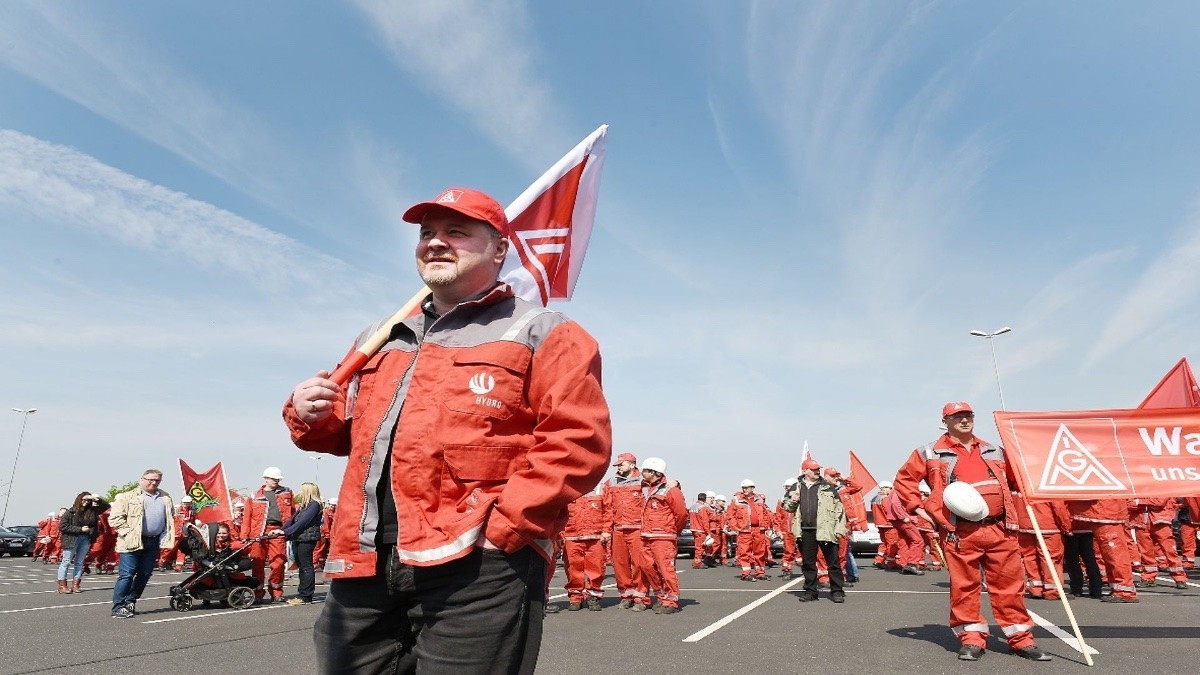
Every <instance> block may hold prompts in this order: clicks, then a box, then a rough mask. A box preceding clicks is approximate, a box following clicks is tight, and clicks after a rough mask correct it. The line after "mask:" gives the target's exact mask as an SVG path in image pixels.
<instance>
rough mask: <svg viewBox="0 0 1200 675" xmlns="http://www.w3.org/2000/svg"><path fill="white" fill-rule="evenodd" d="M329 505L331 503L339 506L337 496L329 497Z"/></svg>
mask: <svg viewBox="0 0 1200 675" xmlns="http://www.w3.org/2000/svg"><path fill="white" fill-rule="evenodd" d="M329 505H330V506H337V497H330V498H329Z"/></svg>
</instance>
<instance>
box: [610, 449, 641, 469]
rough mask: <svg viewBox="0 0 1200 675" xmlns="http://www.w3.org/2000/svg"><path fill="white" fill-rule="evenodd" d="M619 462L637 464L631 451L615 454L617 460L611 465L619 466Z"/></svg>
mask: <svg viewBox="0 0 1200 675" xmlns="http://www.w3.org/2000/svg"><path fill="white" fill-rule="evenodd" d="M621 462H633V463H634V464H637V457H635V456H634V455H633V453H632V452H622V453H621V454H619V455H617V461H615V462H613V466H620V465H621Z"/></svg>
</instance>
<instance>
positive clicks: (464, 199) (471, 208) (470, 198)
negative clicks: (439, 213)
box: [404, 187, 508, 237]
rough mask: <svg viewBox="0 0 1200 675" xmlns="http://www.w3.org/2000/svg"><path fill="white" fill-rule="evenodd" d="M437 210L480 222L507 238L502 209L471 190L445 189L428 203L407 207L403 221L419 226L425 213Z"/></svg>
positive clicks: (497, 203) (459, 188) (505, 221)
mask: <svg viewBox="0 0 1200 675" xmlns="http://www.w3.org/2000/svg"><path fill="white" fill-rule="evenodd" d="M438 209H447V210H450V211H454V212H456V213H461V214H463V215H464V216H467V217H468V218H473V219H475V220H482V221H483V222H485V223H487V224H488V225H491V226H492V228H493V229H495V230H496V231H497V232H499V233H500V234H501V235H503V236H504V237H507V236H508V216H506V215H504V207H503V206H500V202H498V201H496V200H495V199H492V198H491V197H489V196H488V195H486V194H484V193H482V192H480V191H479V190H472V189H471V188H462V187H452V188H446V189H445V190H443V191H442V194H440V195H438V196H437V197H435V198H433V199H431V200H430V201H427V202H420V203H418V204H413V205H412V206H410V207H408V210H407V211H405V212H404V220H406V221H408V222H410V223H417V224H420V222H421V221H422V220H423V219H424V218H425V215H426V214H427V213H429V212H430V211H434V210H438Z"/></svg>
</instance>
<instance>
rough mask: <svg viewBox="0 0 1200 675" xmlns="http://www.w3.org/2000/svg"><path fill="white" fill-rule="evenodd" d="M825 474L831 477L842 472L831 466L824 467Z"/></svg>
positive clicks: (835, 476)
mask: <svg viewBox="0 0 1200 675" xmlns="http://www.w3.org/2000/svg"><path fill="white" fill-rule="evenodd" d="M825 475H826V476H829V477H831V478H837V477H838V476H840V475H842V472H841V471H838V470H837V469H835V468H833V467H832V466H831V467H827V468H826V469H825Z"/></svg>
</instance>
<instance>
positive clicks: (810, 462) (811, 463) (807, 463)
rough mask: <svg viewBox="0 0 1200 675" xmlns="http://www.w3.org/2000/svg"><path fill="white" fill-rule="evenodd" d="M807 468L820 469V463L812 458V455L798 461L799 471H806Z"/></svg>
mask: <svg viewBox="0 0 1200 675" xmlns="http://www.w3.org/2000/svg"><path fill="white" fill-rule="evenodd" d="M809 469H812V470H813V471H820V470H821V463H820V462H818V461H817V460H815V459H813V458H812V457H809V458H808V459H806V460H804V461H803V462H801V463H800V470H801V471H808V470H809Z"/></svg>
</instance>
